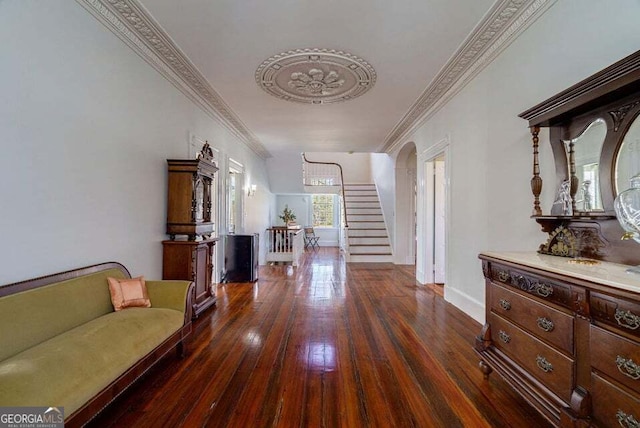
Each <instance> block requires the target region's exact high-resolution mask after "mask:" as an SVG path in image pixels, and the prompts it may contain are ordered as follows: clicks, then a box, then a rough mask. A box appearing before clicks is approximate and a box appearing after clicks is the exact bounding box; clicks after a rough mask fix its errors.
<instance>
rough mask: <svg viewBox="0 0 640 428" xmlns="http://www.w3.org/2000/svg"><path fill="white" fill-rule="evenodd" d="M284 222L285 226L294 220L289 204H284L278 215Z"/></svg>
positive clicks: (294, 216)
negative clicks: (280, 213)
mask: <svg viewBox="0 0 640 428" xmlns="http://www.w3.org/2000/svg"><path fill="white" fill-rule="evenodd" d="M279 217H280V218H281V219H282V221H283V222H284V224H285V226H289V225H290V224H294V223H295V222H294V220H295V219H296V215H295V214H294V213H293V211H291V210H290V209H289V205H285V206H284V210H283V211H282V215H281V216H279Z"/></svg>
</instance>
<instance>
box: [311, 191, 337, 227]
mask: <svg viewBox="0 0 640 428" xmlns="http://www.w3.org/2000/svg"><path fill="white" fill-rule="evenodd" d="M333 200H334V197H333V195H313V225H314V226H318V227H333V225H334V221H333Z"/></svg>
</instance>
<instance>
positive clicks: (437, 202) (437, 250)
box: [433, 160, 446, 284]
mask: <svg viewBox="0 0 640 428" xmlns="http://www.w3.org/2000/svg"><path fill="white" fill-rule="evenodd" d="M434 169H435V171H434V172H435V174H434V175H435V177H434V178H435V180H434V219H433V220H434V231H433V247H434V248H433V262H434V282H435V283H436V284H444V283H445V281H446V278H445V200H446V183H445V175H444V160H436V161H435V162H434Z"/></svg>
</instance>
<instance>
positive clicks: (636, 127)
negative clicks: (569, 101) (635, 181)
mask: <svg viewBox="0 0 640 428" xmlns="http://www.w3.org/2000/svg"><path fill="white" fill-rule="evenodd" d="M614 171H615V179H614V184H615V193H616V195H617V194H619V193H621V192H623V191H625V190H627V189H628V188H629V180H630V179H631V177H633V176H634V175H637V174H640V116H637V117H636V118H635V120H634V121H633V123H632V124H631V126H630V127H629V130H628V131H627V133H626V134H625V136H624V139H623V140H622V144H621V145H620V149H619V150H618V154H617V155H616V164H615V170H614Z"/></svg>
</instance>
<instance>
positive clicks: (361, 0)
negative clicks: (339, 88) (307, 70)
mask: <svg viewBox="0 0 640 428" xmlns="http://www.w3.org/2000/svg"><path fill="white" fill-rule="evenodd" d="M141 3H142V5H143V6H144V7H145V8H146V9H147V11H148V12H149V13H150V15H151V16H152V17H153V18H154V19H155V20H156V21H157V22H158V24H159V25H160V26H161V27H162V28H163V29H164V30H165V31H166V33H168V34H169V36H170V37H171V38H172V39H173V41H174V42H175V43H176V44H177V45H178V46H179V47H180V49H181V50H182V51H183V53H184V54H185V55H186V56H187V57H188V58H189V59H190V60H191V62H192V63H193V64H195V66H196V67H197V68H198V70H199V71H200V72H201V73H202V74H203V75H204V77H205V78H206V79H207V81H208V82H209V83H210V84H211V86H212V87H213V88H214V89H215V90H216V92H217V93H218V94H219V95H220V96H221V97H222V98H223V99H224V100H225V102H226V103H227V104H228V106H229V107H230V109H231V110H232V111H233V112H235V114H236V115H237V116H238V117H239V118H240V120H241V121H242V122H244V124H245V125H246V127H247V128H248V129H249V130H250V131H251V132H252V133H253V134H254V135H255V136H256V137H257V139H258V140H259V142H260V143H262V144H263V145H264V146H265V147H266V148H267V150H268V151H269V152H271V153H272V154H275V153H277V152H282V151H297V152H300V151H310V152H311V151H316V152H320V151H341V152H344V151H355V152H372V151H376V150H377V149H378V148H380V147H381V146H382V144H383V143H384V141H385V138H386V137H387V136H388V135H389V134H390V133H391V132H392V130H393V129H394V127H396V125H398V123H399V122H400V121H401V120H402V119H403V116H405V114H407V112H408V111H409V110H410V109H411V107H412V106H413V104H414V103H415V102H416V100H417V99H418V97H420V95H421V94H422V93H423V91H424V90H425V88H427V86H428V85H429V83H430V82H431V81H432V80H433V79H434V77H436V75H437V74H438V72H439V71H440V70H441V69H442V68H443V67H444V66H445V64H446V63H447V61H448V60H449V59H450V58H451V57H452V56H453V55H454V53H456V50H457V49H458V48H459V47H460V45H461V44H462V42H463V41H464V40H465V38H466V37H467V36H468V35H469V34H470V33H471V31H472V30H473V29H474V27H475V26H476V25H477V24H478V23H479V22H480V21H481V20H482V18H483V16H484V15H485V14H486V13H487V12H488V11H489V9H490V8H491V6H492V5H493V0H395V1H393V0H343V1H324V2H318V1H308V0H269V1H264V0H262V1H258V0H246V1H240V0H189V1H175V0H141ZM300 48H326V49H335V50H343V51H346V52H349V53H351V54H353V55H356V56H358V57H360V58H362V59H364V60H365V61H367V62H369V63H370V64H371V65H372V66H373V67H374V68H375V70H376V72H377V82H376V84H375V86H374V87H373V88H372V89H371V90H370V91H369V92H367V93H366V94H364V95H362V96H361V97H359V98H356V99H354V100H350V101H347V102H341V103H335V104H327V105H310V104H309V105H307V104H300V103H294V102H288V101H283V100H280V99H277V98H274V97H272V96H271V95H269V94H267V93H266V92H265V91H263V90H262V89H261V88H260V87H259V86H258V85H257V84H256V81H255V75H254V73H255V71H256V69H257V67H258V66H259V65H260V64H261V63H262V62H263V61H264V60H266V59H267V58H269V57H271V56H273V55H275V54H279V53H281V52H285V51H288V50H293V49H300Z"/></svg>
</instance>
